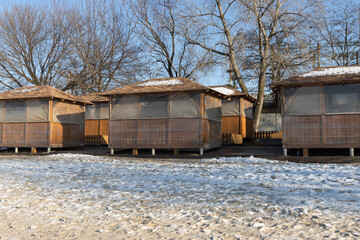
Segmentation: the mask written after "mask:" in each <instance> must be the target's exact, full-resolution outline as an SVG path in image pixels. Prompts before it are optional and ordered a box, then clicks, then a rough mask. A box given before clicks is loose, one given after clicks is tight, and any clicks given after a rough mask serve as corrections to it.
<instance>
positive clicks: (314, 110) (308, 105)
mask: <svg viewBox="0 0 360 240" xmlns="http://www.w3.org/2000/svg"><path fill="white" fill-rule="evenodd" d="M284 98H285V114H288V115H320V114H321V102H320V87H293V88H285V89H284Z"/></svg>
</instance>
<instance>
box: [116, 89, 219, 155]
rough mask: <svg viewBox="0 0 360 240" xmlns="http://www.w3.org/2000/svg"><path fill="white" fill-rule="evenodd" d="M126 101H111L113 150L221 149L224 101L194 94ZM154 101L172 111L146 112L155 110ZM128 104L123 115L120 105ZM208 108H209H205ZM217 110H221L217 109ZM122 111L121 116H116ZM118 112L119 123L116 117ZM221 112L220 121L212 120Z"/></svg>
mask: <svg viewBox="0 0 360 240" xmlns="http://www.w3.org/2000/svg"><path fill="white" fill-rule="evenodd" d="M187 94H188V95H187ZM126 97H127V96H126ZM126 97H124V98H123V99H122V98H121V97H118V98H114V97H111V103H110V106H111V111H110V118H111V120H110V143H109V147H111V148H171V149H177V148H204V149H208V148H210V147H218V146H221V121H220V119H221V115H220V100H214V99H213V98H212V97H211V98H206V96H204V94H203V93H201V94H200V93H193V92H190V93H171V94H170V95H169V94H167V95H164V94H161V95H159V94H153V95H149V96H142V98H140V97H137V96H130V97H129V98H128V99H127V98H126ZM152 98H154V101H155V102H156V101H159V102H161V104H163V105H164V106H167V107H168V109H167V110H166V109H165V110H164V109H162V110H161V111H159V112H156V111H158V110H159V109H155V108H154V111H155V112H151V111H149V110H145V111H143V112H142V110H143V109H142V107H144V106H155V105H154V102H151V99H152ZM141 99H144V100H145V101H146V102H142V101H141ZM166 99H167V100H166ZM166 101H167V102H166ZM175 101H176V102H175ZM125 102H126V103H127V109H126V110H125V111H123V112H120V109H123V108H121V107H120V105H119V103H120V104H121V103H125ZM205 102H206V103H205ZM129 104H131V105H129ZM206 104H207V105H208V107H207V108H205V105H206ZM186 106H189V107H186ZM214 106H215V107H214ZM216 106H218V108H219V109H216ZM114 109H115V110H114ZM136 109H137V110H136ZM118 110H119V112H115V111H118ZM114 112H115V114H116V116H117V118H119V119H116V117H113V113H114ZM124 112H126V113H127V115H125V113H124ZM217 112H218V113H219V114H218V115H219V117H218V118H219V120H218V121H215V120H213V119H212V118H214V117H215V116H216V115H217ZM151 115H159V117H151ZM182 115H183V117H181V116H182ZM166 116H167V117H166ZM126 118H129V119H126ZM214 122H216V123H214Z"/></svg>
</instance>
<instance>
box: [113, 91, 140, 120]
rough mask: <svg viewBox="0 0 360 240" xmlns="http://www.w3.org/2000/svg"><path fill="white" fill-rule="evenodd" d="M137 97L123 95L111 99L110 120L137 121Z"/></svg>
mask: <svg viewBox="0 0 360 240" xmlns="http://www.w3.org/2000/svg"><path fill="white" fill-rule="evenodd" d="M138 105H139V96H137V95H135V96H132V95H125V96H114V97H111V119H112V120H120V119H137V118H138Z"/></svg>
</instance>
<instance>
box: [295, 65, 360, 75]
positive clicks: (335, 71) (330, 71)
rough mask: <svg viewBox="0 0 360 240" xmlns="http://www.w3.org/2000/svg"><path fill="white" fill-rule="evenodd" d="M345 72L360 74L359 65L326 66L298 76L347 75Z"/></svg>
mask: <svg viewBox="0 0 360 240" xmlns="http://www.w3.org/2000/svg"><path fill="white" fill-rule="evenodd" d="M347 74H360V67H359V66H353V67H349V66H345V67H336V68H326V69H322V70H315V71H311V72H308V73H304V74H301V75H299V76H300V77H318V76H327V75H347Z"/></svg>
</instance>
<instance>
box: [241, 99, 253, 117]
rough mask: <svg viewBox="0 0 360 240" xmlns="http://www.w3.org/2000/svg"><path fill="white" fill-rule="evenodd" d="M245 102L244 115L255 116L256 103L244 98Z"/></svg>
mask: <svg viewBox="0 0 360 240" xmlns="http://www.w3.org/2000/svg"><path fill="white" fill-rule="evenodd" d="M243 103H244V115H245V117H247V118H249V119H253V118H254V104H253V103H252V102H249V101H246V100H245V99H244V100H243Z"/></svg>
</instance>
